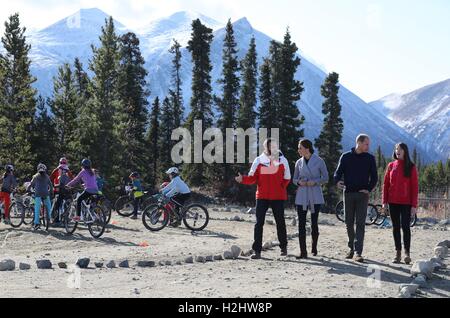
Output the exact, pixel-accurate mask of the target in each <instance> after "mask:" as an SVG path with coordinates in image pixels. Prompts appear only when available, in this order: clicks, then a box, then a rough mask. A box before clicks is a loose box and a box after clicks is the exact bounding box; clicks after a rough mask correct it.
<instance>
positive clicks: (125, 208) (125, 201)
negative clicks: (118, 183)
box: [114, 186, 154, 217]
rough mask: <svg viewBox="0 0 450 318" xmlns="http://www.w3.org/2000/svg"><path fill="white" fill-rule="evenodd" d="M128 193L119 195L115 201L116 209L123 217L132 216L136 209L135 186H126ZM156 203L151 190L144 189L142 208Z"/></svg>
mask: <svg viewBox="0 0 450 318" xmlns="http://www.w3.org/2000/svg"><path fill="white" fill-rule="evenodd" d="M125 192H126V195H123V196H121V197H119V198H118V199H117V200H116V202H115V203H114V210H115V211H116V212H117V213H118V214H119V215H120V216H123V217H130V216H132V215H133V210H134V197H133V187H132V186H125ZM152 203H154V199H153V196H152V195H151V194H150V192H149V191H144V196H143V197H142V198H141V204H140V206H141V209H145V208H146V207H147V206H148V205H150V204H152Z"/></svg>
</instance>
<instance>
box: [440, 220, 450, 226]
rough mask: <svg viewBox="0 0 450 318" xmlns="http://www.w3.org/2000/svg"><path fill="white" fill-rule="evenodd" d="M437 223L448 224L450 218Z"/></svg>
mask: <svg viewBox="0 0 450 318" xmlns="http://www.w3.org/2000/svg"><path fill="white" fill-rule="evenodd" d="M439 225H442V226H446V225H450V219H447V220H442V221H441V222H439Z"/></svg>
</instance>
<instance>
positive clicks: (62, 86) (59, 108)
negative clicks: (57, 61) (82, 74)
mask: <svg viewBox="0 0 450 318" xmlns="http://www.w3.org/2000/svg"><path fill="white" fill-rule="evenodd" d="M77 100H78V96H77V91H76V89H75V80H74V76H73V72H72V69H71V67H70V65H69V64H64V65H63V66H61V67H60V68H59V69H58V75H57V76H56V77H55V78H54V79H53V99H52V100H51V101H50V108H51V110H52V113H53V115H54V124H55V129H56V135H55V141H56V153H57V155H58V156H70V154H72V153H73V151H74V149H73V148H72V147H73V145H74V143H75V142H76V140H77V138H78V135H77V131H76V125H77V121H76V120H77V112H78V109H77V107H78V103H77Z"/></svg>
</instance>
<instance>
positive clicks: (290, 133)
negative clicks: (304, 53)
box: [272, 30, 305, 169]
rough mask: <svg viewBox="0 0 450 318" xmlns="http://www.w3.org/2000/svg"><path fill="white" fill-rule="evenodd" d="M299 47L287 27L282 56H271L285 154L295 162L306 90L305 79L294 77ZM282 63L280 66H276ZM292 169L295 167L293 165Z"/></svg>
mask: <svg viewBox="0 0 450 318" xmlns="http://www.w3.org/2000/svg"><path fill="white" fill-rule="evenodd" d="M297 52H298V48H297V45H296V44H295V43H293V42H292V40H291V35H290V32H289V30H287V31H286V34H285V37H284V42H283V44H282V45H281V48H280V52H279V54H280V59H279V60H272V63H273V64H274V65H275V66H274V70H275V72H280V74H278V75H274V80H276V81H277V80H278V78H279V82H278V83H277V84H276V85H275V89H276V90H277V91H276V93H275V97H276V106H277V113H278V117H279V122H280V124H279V126H278V128H280V148H281V151H282V152H283V153H284V155H285V156H286V157H287V158H288V159H289V160H290V162H292V163H293V162H294V159H295V158H297V156H298V153H297V146H298V141H299V140H300V139H301V138H302V137H303V136H304V130H303V129H301V126H302V124H303V122H304V121H305V118H304V117H303V116H302V115H301V114H300V110H299V107H298V102H299V101H300V98H301V94H302V92H303V90H304V88H303V83H302V82H300V81H297V80H296V79H295V75H296V73H297V70H298V68H299V66H300V63H301V61H300V58H299V57H298V56H297ZM277 64H279V66H276V65H277ZM291 168H292V169H293V167H291Z"/></svg>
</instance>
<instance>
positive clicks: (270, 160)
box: [236, 138, 291, 259]
mask: <svg viewBox="0 0 450 318" xmlns="http://www.w3.org/2000/svg"><path fill="white" fill-rule="evenodd" d="M236 181H237V182H238V183H241V184H245V185H253V184H256V185H258V191H257V192H256V225H255V242H254V243H253V250H254V251H255V255H253V256H252V259H261V251H262V241H263V229H264V223H265V220H266V213H267V210H268V209H269V208H272V211H273V216H274V217H275V222H276V224H277V234H278V240H279V241H280V248H281V256H287V255H288V253H287V246H288V240H287V232H286V220H285V217H284V203H285V201H287V199H288V195H287V187H288V185H289V184H290V182H291V171H290V169H289V163H288V161H287V159H286V158H285V157H284V155H283V154H282V153H281V151H279V148H278V143H277V142H276V141H275V140H274V139H271V138H269V139H267V140H266V141H265V142H264V153H263V154H262V155H261V156H259V157H258V158H256V160H255V162H254V163H253V165H252V168H251V170H250V173H249V175H248V176H242V175H241V174H239V176H238V177H237V178H236Z"/></svg>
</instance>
